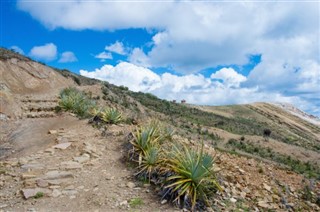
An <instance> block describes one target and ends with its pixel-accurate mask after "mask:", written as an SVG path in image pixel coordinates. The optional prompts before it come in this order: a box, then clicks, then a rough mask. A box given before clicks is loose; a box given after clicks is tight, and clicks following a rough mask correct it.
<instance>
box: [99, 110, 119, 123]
mask: <svg viewBox="0 0 320 212" xmlns="http://www.w3.org/2000/svg"><path fill="white" fill-rule="evenodd" d="M101 119H102V120H103V121H104V122H106V123H108V124H118V123H119V122H121V121H122V113H121V112H120V111H118V110H117V109H115V108H106V109H104V110H103V111H102V112H101Z"/></svg>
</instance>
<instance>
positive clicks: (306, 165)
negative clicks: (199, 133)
mask: <svg viewBox="0 0 320 212" xmlns="http://www.w3.org/2000/svg"><path fill="white" fill-rule="evenodd" d="M226 146H227V147H232V148H236V149H238V150H241V151H243V152H246V153H250V154H253V155H258V156H259V157H261V158H265V159H269V160H272V161H275V162H277V163H280V164H284V165H286V166H288V167H290V168H291V170H292V171H295V172H297V173H300V174H304V175H306V176H307V177H309V178H316V179H318V180H320V167H319V166H318V165H317V164H312V163H310V162H302V161H300V160H298V159H293V158H292V157H291V156H287V155H282V154H280V153H277V152H274V151H272V149H271V148H264V147H262V146H260V145H254V144H253V143H251V142H243V141H238V140H236V139H230V140H229V141H228V143H227V144H226Z"/></svg>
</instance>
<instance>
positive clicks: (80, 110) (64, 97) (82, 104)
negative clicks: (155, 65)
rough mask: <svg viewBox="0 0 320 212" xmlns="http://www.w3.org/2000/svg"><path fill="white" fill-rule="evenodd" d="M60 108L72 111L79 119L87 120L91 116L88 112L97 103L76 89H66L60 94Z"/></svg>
mask: <svg viewBox="0 0 320 212" xmlns="http://www.w3.org/2000/svg"><path fill="white" fill-rule="evenodd" d="M59 106H60V107H61V108H62V109H63V110H66V111H71V112H73V113H75V114H77V115H78V116H79V117H82V118H86V117H89V116H90V114H89V112H88V111H90V110H91V109H92V108H94V107H95V102H94V101H92V100H91V99H89V98H88V97H87V96H86V95H85V94H84V93H83V92H81V91H79V90H77V89H75V88H66V89H63V90H62V91H61V92H60V101H59Z"/></svg>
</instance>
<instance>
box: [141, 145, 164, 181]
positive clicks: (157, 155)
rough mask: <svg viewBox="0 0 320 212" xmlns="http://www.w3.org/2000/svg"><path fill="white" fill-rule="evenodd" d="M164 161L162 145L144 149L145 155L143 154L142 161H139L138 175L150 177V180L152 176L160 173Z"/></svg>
mask: <svg viewBox="0 0 320 212" xmlns="http://www.w3.org/2000/svg"><path fill="white" fill-rule="evenodd" d="M162 162H163V159H162V152H161V148H160V146H158V145H154V146H151V147H149V148H148V149H146V150H145V151H144V155H142V157H141V161H139V166H138V169H139V171H138V172H137V173H136V175H142V176H143V177H145V178H147V177H148V179H149V182H150V179H151V176H152V175H153V174H156V175H157V174H158V173H159V171H160V168H161V165H162Z"/></svg>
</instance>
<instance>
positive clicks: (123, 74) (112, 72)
mask: <svg viewBox="0 0 320 212" xmlns="http://www.w3.org/2000/svg"><path fill="white" fill-rule="evenodd" d="M80 74H81V75H83V76H86V77H90V78H96V79H100V80H105V81H108V82H110V83H112V84H115V85H124V86H127V87H129V88H130V90H133V91H145V92H149V91H151V90H153V89H155V88H156V87H158V85H157V84H158V83H159V82H160V77H159V76H158V75H157V74H155V73H154V72H152V71H151V70H149V69H147V68H143V67H139V66H136V65H133V64H131V63H127V62H122V63H119V64H118V65H117V66H112V65H104V66H103V67H102V68H101V69H96V70H95V71H93V72H88V71H86V70H80Z"/></svg>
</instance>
